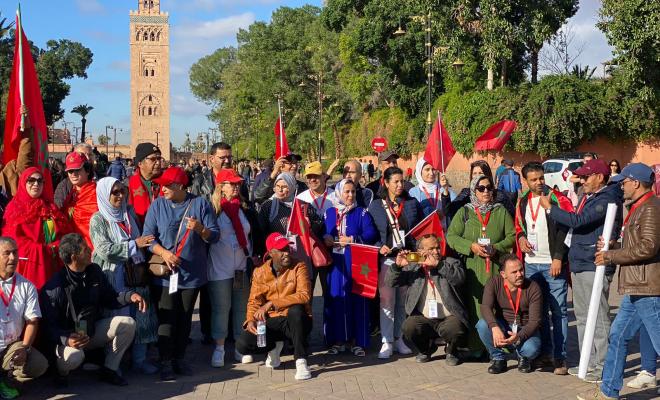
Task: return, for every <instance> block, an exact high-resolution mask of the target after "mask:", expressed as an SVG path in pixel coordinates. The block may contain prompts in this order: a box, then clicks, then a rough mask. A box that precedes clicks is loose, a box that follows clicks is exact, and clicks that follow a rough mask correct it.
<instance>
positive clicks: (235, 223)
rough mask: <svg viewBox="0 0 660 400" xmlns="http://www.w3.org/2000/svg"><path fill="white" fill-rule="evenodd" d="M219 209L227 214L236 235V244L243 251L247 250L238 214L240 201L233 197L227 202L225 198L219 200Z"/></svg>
mask: <svg viewBox="0 0 660 400" xmlns="http://www.w3.org/2000/svg"><path fill="white" fill-rule="evenodd" d="M220 208H221V209H222V212H224V213H225V214H227V217H229V220H230V221H231V226H232V227H233V228H234V232H235V233H236V239H237V240H238V244H239V245H240V246H241V248H242V249H243V250H247V239H246V237H245V231H243V224H242V223H241V218H240V216H239V212H240V210H241V200H240V199H239V198H238V197H234V198H233V199H231V200H227V199H226V198H225V197H223V198H222V200H220Z"/></svg>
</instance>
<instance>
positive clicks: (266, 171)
mask: <svg viewBox="0 0 660 400" xmlns="http://www.w3.org/2000/svg"><path fill="white" fill-rule="evenodd" d="M274 164H275V162H274V161H273V159H272V158H269V159H266V160H264V161H263V162H262V163H261V171H260V172H259V173H258V174H257V175H256V176H255V177H254V183H253V185H252V190H250V200H254V193H255V191H256V189H257V188H258V187H259V186H260V185H261V182H263V181H264V180H268V179H269V178H270V174H271V173H272V172H273V165H274Z"/></svg>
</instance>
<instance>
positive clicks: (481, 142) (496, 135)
mask: <svg viewBox="0 0 660 400" xmlns="http://www.w3.org/2000/svg"><path fill="white" fill-rule="evenodd" d="M517 126H518V124H516V121H512V120H509V119H505V120H503V121H500V122H497V123H495V124H493V125H491V126H490V128H488V129H486V132H484V133H483V135H481V136H479V139H477V141H476V142H475V143H474V151H487V150H497V151H502V148H504V145H505V144H506V142H508V141H509V139H511V134H512V133H513V131H515V130H516V127H517Z"/></svg>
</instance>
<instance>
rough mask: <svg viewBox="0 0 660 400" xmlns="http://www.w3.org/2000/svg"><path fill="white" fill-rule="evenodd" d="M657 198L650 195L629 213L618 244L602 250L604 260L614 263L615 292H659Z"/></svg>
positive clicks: (659, 205) (659, 201) (659, 218)
mask: <svg viewBox="0 0 660 400" xmlns="http://www.w3.org/2000/svg"><path fill="white" fill-rule="evenodd" d="M659 250H660V199H659V198H657V197H655V196H654V197H651V199H649V200H647V201H646V202H644V203H643V204H642V205H640V206H639V207H638V208H637V209H636V210H635V211H634V212H633V214H631V215H630V218H629V220H628V225H627V226H626V228H625V230H624V231H623V241H622V247H621V248H620V249H615V250H609V251H606V252H605V253H604V254H603V256H604V258H605V261H606V262H608V263H612V264H618V265H620V267H619V288H618V289H619V294H628V295H644V296H649V295H650V296H660V252H659Z"/></svg>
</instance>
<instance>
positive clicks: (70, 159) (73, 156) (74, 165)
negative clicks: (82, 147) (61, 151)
mask: <svg viewBox="0 0 660 400" xmlns="http://www.w3.org/2000/svg"><path fill="white" fill-rule="evenodd" d="M87 161H88V160H87V156H86V155H84V154H80V153H76V152H75V151H72V152H71V153H69V154H67V155H66V167H65V169H64V170H65V171H71V170H74V169H80V168H82V167H83V165H85V163H86V162H87Z"/></svg>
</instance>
